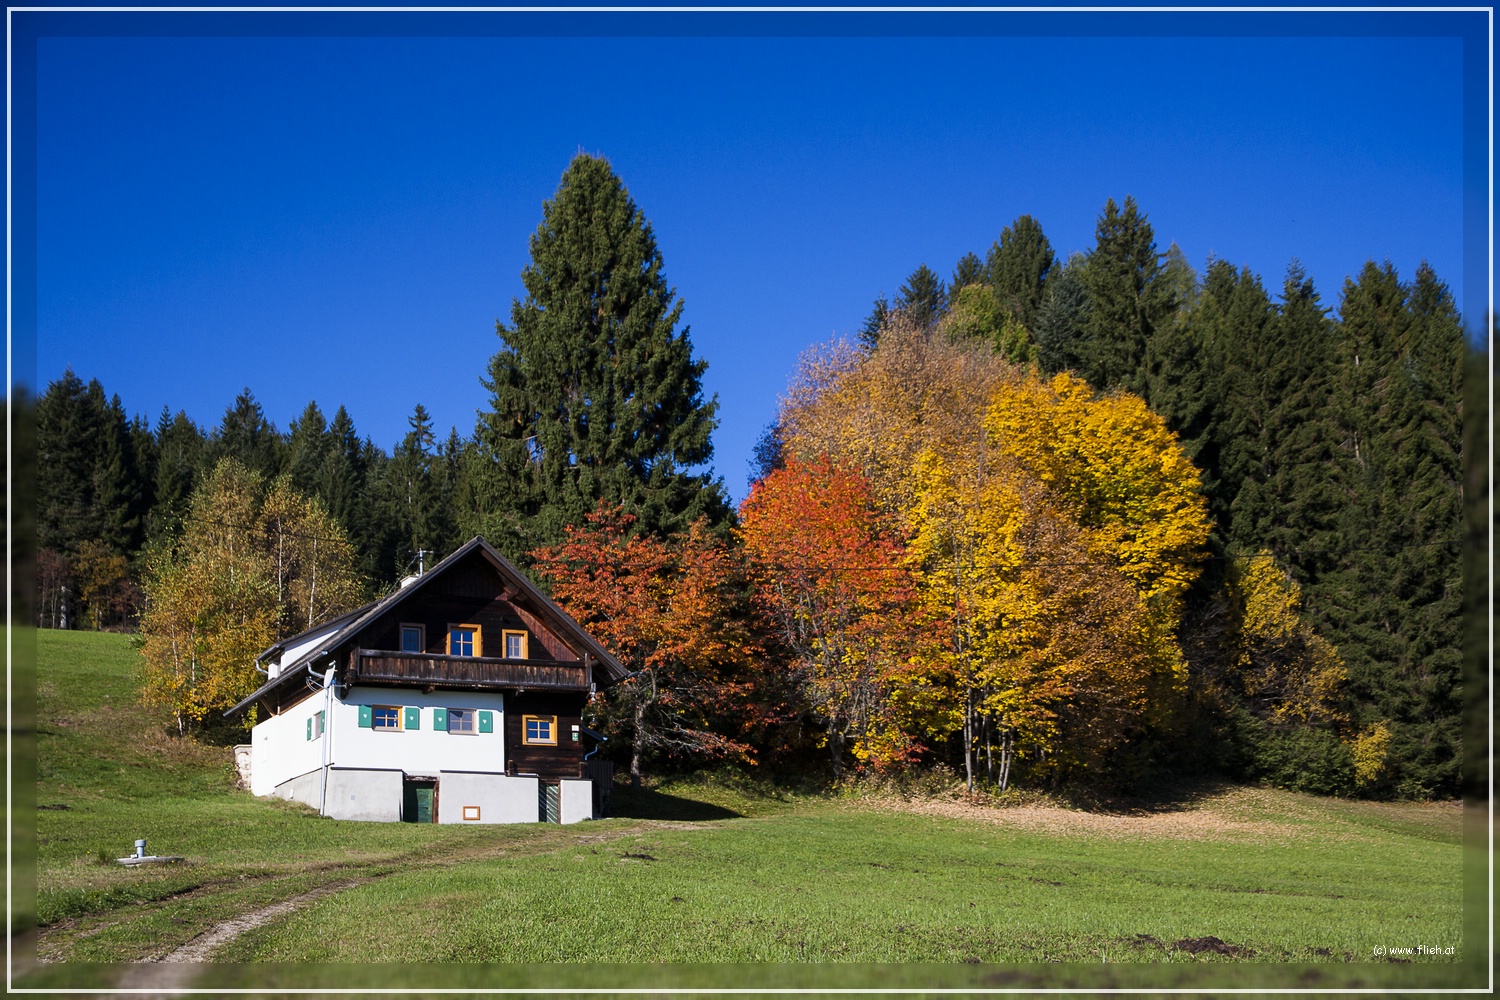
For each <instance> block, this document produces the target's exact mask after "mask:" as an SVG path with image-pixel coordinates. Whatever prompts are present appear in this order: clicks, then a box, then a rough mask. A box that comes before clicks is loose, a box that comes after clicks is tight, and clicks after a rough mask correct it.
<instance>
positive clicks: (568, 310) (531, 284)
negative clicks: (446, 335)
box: [466, 154, 729, 556]
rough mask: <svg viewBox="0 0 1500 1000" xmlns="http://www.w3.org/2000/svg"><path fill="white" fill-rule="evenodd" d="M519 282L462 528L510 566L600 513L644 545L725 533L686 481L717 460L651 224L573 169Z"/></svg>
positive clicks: (711, 494) (707, 502) (704, 485)
mask: <svg viewBox="0 0 1500 1000" xmlns="http://www.w3.org/2000/svg"><path fill="white" fill-rule="evenodd" d="M521 280H522V284H523V285H524V286H525V289H526V297H525V298H524V299H517V300H515V301H514V303H513V304H512V307H511V318H510V323H509V325H507V324H504V323H497V324H496V332H497V333H498V334H499V336H500V338H501V339H502V340H503V341H504V346H503V347H502V348H501V349H500V351H499V352H498V353H496V354H495V356H494V358H493V359H492V360H491V362H490V366H489V374H488V378H486V379H485V380H484V384H485V387H486V388H487V389H489V391H490V394H491V396H490V407H489V409H488V410H487V411H486V412H484V413H482V414H481V415H480V420H479V424H478V427H477V429H476V437H477V440H478V443H479V446H480V447H481V448H482V449H483V451H484V453H485V458H486V459H487V461H486V463H485V468H484V474H483V481H482V482H481V483H477V484H476V491H475V497H474V500H475V503H476V507H477V509H473V510H470V511H468V512H466V515H467V516H466V520H467V521H468V522H469V525H470V526H472V528H473V529H474V530H477V531H481V532H483V533H484V534H486V535H487V536H489V537H490V538H491V540H492V541H495V542H497V543H499V544H500V545H501V546H502V547H503V548H504V549H506V550H507V551H509V552H510V553H511V554H512V555H516V556H519V555H521V554H522V553H524V552H527V551H530V550H532V549H534V548H536V547H538V546H541V545H549V544H555V543H557V542H560V541H561V540H562V538H563V529H564V528H565V526H567V525H569V524H582V523H583V517H584V515H585V514H586V513H587V512H588V511H590V510H592V509H594V507H595V506H596V504H597V503H598V501H599V500H600V499H607V500H609V501H610V502H612V503H620V504H623V505H624V506H625V508H626V509H627V510H628V511H629V512H630V513H632V514H634V515H635V516H636V517H637V518H638V521H637V524H638V525H639V526H640V528H641V530H645V531H650V532H654V533H667V532H676V531H681V530H685V529H686V527H687V525H688V524H689V523H691V522H692V521H693V520H694V519H696V518H697V517H699V516H707V517H708V518H709V519H710V520H711V521H712V522H714V523H716V524H719V523H723V522H724V521H725V519H726V518H727V517H728V513H729V508H728V504H727V501H726V499H725V497H724V494H723V490H722V487H721V485H720V484H719V483H718V482H716V481H714V480H712V479H711V478H710V476H709V475H708V474H706V473H703V472H695V471H692V470H694V469H701V468H702V467H703V466H705V465H706V464H707V463H708V461H709V460H710V458H711V457H712V456H713V446H712V444H711V442H710V440H709V435H710V433H711V432H712V430H713V428H714V427H715V425H716V420H715V416H714V414H715V411H716V410H717V408H718V403H717V400H714V399H705V398H704V395H703V385H702V379H703V372H704V370H705V369H706V368H707V363H706V362H703V361H694V360H693V357H692V345H691V343H690V342H689V340H688V331H687V329H686V328H685V327H684V328H683V329H682V330H681V331H679V330H677V324H678V321H679V319H680V317H681V315H682V303H681V301H680V300H675V299H676V296H675V292H674V291H673V289H672V288H670V287H669V286H668V285H667V283H666V279H665V278H664V277H663V275H662V257H661V253H660V251H659V250H658V249H657V246H656V238H655V236H654V235H653V233H652V230H651V225H650V223H649V222H648V221H647V220H646V217H645V215H644V214H643V213H642V211H641V210H640V208H638V207H637V206H636V204H635V202H634V201H633V200H632V199H631V197H630V195H629V193H628V192H627V191H626V190H625V186H624V184H622V183H621V181H620V179H619V178H618V177H617V176H616V175H615V173H614V171H613V170H612V169H611V168H610V165H609V163H608V162H607V161H605V160H603V159H600V158H598V157H593V156H588V155H585V154H579V155H578V156H577V157H576V158H575V159H574V160H573V162H572V163H571V164H569V166H568V169H567V171H566V172H565V173H564V174H563V177H562V183H561V185H560V186H559V187H558V190H557V193H556V195H554V197H553V198H552V199H551V200H550V201H548V202H546V203H545V204H544V205H543V207H542V223H541V225H540V226H538V227H537V230H536V232H535V234H533V236H532V238H531V263H530V264H529V265H528V266H527V267H526V268H525V270H524V271H523V272H522V274H521Z"/></svg>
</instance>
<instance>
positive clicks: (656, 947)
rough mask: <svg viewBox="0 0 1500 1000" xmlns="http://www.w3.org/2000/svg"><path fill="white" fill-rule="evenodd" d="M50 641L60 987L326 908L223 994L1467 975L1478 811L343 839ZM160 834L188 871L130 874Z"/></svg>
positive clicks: (124, 674)
mask: <svg viewBox="0 0 1500 1000" xmlns="http://www.w3.org/2000/svg"><path fill="white" fill-rule="evenodd" d="M37 645H38V666H39V672H38V678H37V692H38V705H37V756H38V763H37V769H38V774H37V777H38V781H37V787H36V829H37V834H36V862H35V865H36V884H37V894H36V901H35V913H36V919H37V922H38V924H39V931H38V935H37V952H38V955H39V957H40V958H41V959H42V960H43V962H44V963H49V964H44V965H43V966H42V967H41V968H40V970H39V971H37V972H35V973H33V975H34V976H36V977H38V980H37V981H39V982H48V983H57V982H63V981H67V973H66V972H65V969H66V966H60V965H55V964H50V963H68V965H72V966H74V967H81V963H118V962H137V961H143V960H153V959H160V958H162V957H164V956H166V955H167V954H169V953H171V952H172V951H174V950H175V949H177V948H179V947H182V946H184V945H186V944H187V943H188V942H190V941H193V940H194V939H195V938H198V937H199V935H201V934H203V933H204V932H205V931H208V930H209V929H210V928H213V927H214V926H215V925H217V924H220V923H221V922H223V921H226V920H228V919H230V918H232V917H236V916H240V915H242V914H246V913H250V912H252V911H255V910H257V909H260V908H262V907H266V906H269V905H271V904H274V903H278V902H282V901H286V900H291V899H294V898H297V897H302V896H304V895H305V894H307V893H309V892H313V891H315V890H323V892H322V894H318V895H315V896H310V897H308V898H306V900H305V901H304V902H303V903H302V904H301V905H299V906H298V907H296V908H295V909H293V910H291V911H290V912H289V913H287V914H285V915H281V916H278V917H276V918H275V919H271V920H269V921H268V922H266V923H264V924H262V925H261V926H258V927H254V928H251V929H249V930H246V931H244V932H243V933H240V934H238V936H233V937H230V938H228V939H227V940H226V941H225V942H224V943H223V944H222V945H221V946H219V947H218V948H217V949H216V950H215V951H213V953H212V956H211V957H212V960H213V961H214V962H215V963H228V964H224V965H222V966H221V967H220V968H219V970H218V971H217V972H216V973H214V974H215V975H217V976H218V977H219V978H218V980H216V981H217V982H220V983H221V984H223V983H229V984H232V983H234V982H244V981H252V980H254V979H255V977H256V975H257V972H256V971H248V972H247V971H245V970H260V971H265V970H283V973H282V974H288V975H294V976H295V974H293V973H285V970H287V969H294V970H300V971H301V973H306V974H310V975H316V974H317V970H318V969H342V970H346V971H344V972H340V973H337V974H334V973H330V975H334V976H335V977H336V978H335V980H334V982H335V983H336V984H339V985H343V984H349V983H353V982H358V981H360V976H361V975H368V974H369V971H368V970H369V967H370V963H411V968H412V969H418V968H422V967H424V966H425V965H426V964H430V963H439V964H449V963H463V964H465V965H468V966H472V967H474V968H475V969H479V968H483V967H488V966H490V965H493V964H494V963H507V964H514V965H515V967H516V968H521V967H523V966H528V967H529V966H536V967H538V968H541V967H542V966H543V965H545V964H548V963H569V964H571V965H576V966H578V968H579V969H580V970H581V969H583V968H586V967H589V966H591V965H600V966H608V967H622V966H630V967H639V966H641V965H642V963H671V964H672V965H674V966H676V965H680V966H682V967H683V968H690V967H698V966H707V965H713V964H718V963H755V965H756V966H757V967H763V966H767V965H777V964H791V965H800V964H803V963H841V964H842V965H843V966H845V967H847V968H849V969H854V968H856V967H859V968H866V967H868V968H876V969H880V968H890V967H893V964H894V963H899V964H900V966H901V967H902V968H903V969H908V970H909V969H915V968H917V967H918V964H921V963H937V964H939V965H941V966H942V967H944V968H948V967H952V968H956V969H962V968H966V967H970V966H980V967H986V968H990V969H993V968H995V967H997V966H1016V967H1022V968H1025V967H1033V966H1039V965H1044V964H1052V963H1063V964H1065V965H1068V966H1070V967H1082V966H1084V965H1095V966H1102V965H1114V964H1117V963H1126V964H1133V965H1136V966H1148V965H1149V966H1155V967H1162V966H1171V967H1173V969H1176V968H1177V967H1180V966H1191V967H1194V968H1196V969H1198V970H1199V972H1200V973H1202V974H1205V975H1213V974H1214V972H1213V969H1212V968H1208V967H1215V968H1222V967H1226V966H1237V967H1240V968H1241V969H1242V973H1241V974H1243V972H1244V971H1249V970H1245V968H1244V967H1246V966H1253V967H1254V968H1255V970H1258V971H1256V972H1255V973H1254V974H1256V975H1271V976H1275V975H1280V974H1281V972H1278V971H1277V970H1276V969H1275V968H1274V967H1279V966H1288V967H1290V966H1296V967H1299V968H1304V969H1306V968H1311V969H1313V970H1314V971H1313V973H1312V974H1313V975H1314V976H1315V977H1323V978H1321V979H1318V981H1319V982H1337V983H1339V984H1341V985H1349V984H1351V983H1355V982H1358V983H1391V982H1392V980H1391V977H1392V976H1400V975H1403V974H1405V975H1417V976H1425V977H1426V978H1425V979H1408V980H1401V982H1405V983H1406V984H1408V985H1416V984H1419V983H1430V982H1432V981H1433V979H1432V977H1433V976H1440V977H1442V978H1443V981H1444V982H1452V981H1456V980H1455V978H1454V977H1456V976H1458V975H1459V974H1460V973H1461V968H1460V963H1461V962H1462V960H1463V958H1464V949H1463V947H1462V932H1463V928H1462V884H1463V873H1462V863H1461V858H1462V847H1461V827H1462V813H1461V810H1460V809H1459V808H1458V807H1457V806H1455V805H1453V804H1433V805H1415V804H1385V803H1365V802H1351V801H1342V800H1327V799H1317V798H1313V797H1310V796H1305V795H1296V794H1291V793H1286V792H1279V791H1274V790H1268V789H1255V788H1235V787H1206V788H1201V789H1198V790H1196V791H1195V792H1194V793H1193V794H1191V795H1186V796H1183V797H1181V798H1180V799H1179V800H1178V801H1173V802H1168V803H1142V804H1139V805H1138V806H1136V807H1130V808H1123V807H1122V808H1119V809H1116V810H1114V811H1109V812H1097V811H1096V812H1087V811H1083V810H1078V809H1072V808H1067V807H1065V806H1064V805H1062V804H1059V803H1055V802H1049V801H1046V800H1041V799H1037V800H1035V801H1032V802H1030V803H1028V804H1022V805H1007V806H1001V807H995V806H993V805H991V804H987V803H985V802H984V801H981V800H977V799H969V798H966V797H964V796H962V795H959V794H957V793H956V792H948V793H934V794H928V795H924V796H916V797H902V796H899V795H895V794H892V793H879V794H877V793H868V794H858V793H844V794H808V793H792V792H789V791H786V790H784V789H778V788H775V787H772V786H770V785H767V784H765V783H760V782H753V781H749V780H744V779H741V780H733V779H718V780H710V779H699V780H692V779H682V780H677V781H675V782H663V783H657V784H654V785H652V786H651V787H649V788H648V789H646V790H643V791H641V792H634V793H633V792H631V791H630V790H629V789H619V790H617V792H616V796H615V806H616V810H615V811H616V814H617V815H616V816H614V817H613V818H610V819H606V820H601V821H595V822H591V823H585V824H580V825H576V826H569V827H559V826H555V825H554V826H548V825H545V824H535V825H525V826H491V827H459V826H433V825H424V826H421V827H419V826H416V825H414V824H378V823H351V822H341V821H334V820H327V819H322V818H320V817H318V816H316V815H315V814H314V813H313V812H312V811H310V810H308V809H306V808H305V807H303V806H300V805H297V804H294V803H286V802H280V801H265V800H259V799H255V798H254V797H252V796H251V795H249V793H247V792H243V791H237V790H235V788H234V782H233V778H234V776H233V768H232V764H231V750H230V748H229V747H228V746H227V745H225V746H213V745H201V744H198V743H195V742H193V741H187V740H181V739H179V738H177V737H176V736H175V735H173V733H175V726H174V725H173V724H172V722H171V719H170V718H169V717H168V716H166V715H164V714H162V713H160V712H156V711H151V710H147V709H143V708H142V707H141V706H140V705H139V704H138V703H137V701H136V698H135V693H134V680H133V678H134V668H135V652H134V649H133V647H132V646H131V644H130V640H129V639H128V638H126V637H121V636H115V635H100V634H88V633H60V632H41V633H39V634H38V640H37ZM138 837H145V838H146V839H147V840H148V850H149V851H150V852H151V853H156V854H164V855H182V856H183V857H184V858H185V859H186V860H185V861H184V862H182V863H181V864H177V865H171V866H160V867H149V868H125V867H123V866H119V865H116V864H114V863H113V862H112V860H111V859H113V858H115V857H119V856H123V855H125V854H128V853H130V851H131V849H132V844H133V841H134V840H135V839H136V838H138ZM1419 946H1421V947H1426V948H1428V949H1430V951H1429V952H1428V953H1425V954H1424V953H1421V952H1420V951H1416V950H1415V949H1416V948H1418V947H1419ZM1404 947H1411V948H1413V949H1414V952H1413V954H1411V955H1407V956H1399V955H1392V954H1377V949H1380V948H1385V949H1399V948H1404ZM1447 949H1451V951H1449V950H1447ZM1393 959H1394V960H1395V963H1396V964H1395V965H1392V964H1391V962H1392V960H1393ZM1408 963H1410V964H1409V965H1408ZM1418 967H1420V968H1418ZM389 968H391V967H390V966H386V969H389ZM361 969H363V970H365V971H364V972H360V971H359V970H361ZM1403 969H1404V971H1403ZM234 970H239V971H238V972H235V971H234ZM348 970H353V971H348ZM1445 970H1446V971H1445ZM1282 971H1286V970H1282ZM1162 972H1163V970H1162V969H1161V968H1158V969H1157V972H1156V973H1150V972H1148V971H1147V970H1144V969H1141V970H1139V971H1138V972H1135V973H1128V972H1127V973H1121V974H1120V975H1125V976H1126V977H1127V978H1126V979H1119V978H1116V979H1112V980H1109V982H1112V983H1117V984H1118V983H1129V982H1132V981H1134V980H1130V979H1129V978H1128V977H1129V976H1131V975H1135V976H1139V975H1157V974H1159V973H1162ZM910 974H911V975H917V974H916V973H910ZM1028 974H1029V973H1028ZM236 975H238V976H240V977H241V979H240V980H235V979H234V976H236ZM382 975H384V976H385V980H384V981H385V982H390V979H389V976H388V975H387V974H385V973H382ZM974 975H978V972H975V973H974ZM1351 975H1352V976H1354V977H1355V978H1354V979H1352V980H1351V979H1350V976H1351ZM1329 976H1333V977H1334V979H1332V980H1330V979H1328V978H1327V977H1329ZM225 977H228V978H227V979H226V978H225ZM246 977H248V978H246ZM903 977H906V978H909V975H908V972H901V973H891V972H889V971H887V972H882V973H879V974H877V978H876V979H875V980H873V982H878V983H891V984H895V983H898V982H902V981H906V978H903ZM918 978H919V979H920V976H918ZM507 981H508V982H533V981H535V982H539V983H555V982H560V981H562V980H559V979H558V976H557V974H556V973H555V972H553V973H538V974H537V978H536V979H534V980H533V979H527V978H526V977H524V976H523V977H521V978H519V979H516V978H514V977H512V979H510V980H507ZM717 981H718V980H713V979H712V978H710V980H705V982H710V983H711V982H717ZM743 981H744V979H743V974H742V975H741V976H740V977H739V979H738V980H736V979H735V978H734V977H729V979H728V980H727V985H731V986H732V985H742V984H743ZM1007 981H1012V980H1007ZM1090 981H1091V982H1094V981H1096V980H1090ZM466 982H468V984H469V985H476V984H479V983H482V982H483V981H482V980H467V981H466ZM972 982H973V983H976V984H977V983H982V982H985V980H972ZM989 982H993V980H989ZM1286 982H1287V984H1288V985H1294V984H1296V983H1303V984H1306V982H1307V981H1306V980H1305V979H1295V980H1287V981H1286ZM1230 984H1231V982H1230V981H1228V980H1226V981H1225V982H1224V985H1230ZM417 985H420V983H418V984H417Z"/></svg>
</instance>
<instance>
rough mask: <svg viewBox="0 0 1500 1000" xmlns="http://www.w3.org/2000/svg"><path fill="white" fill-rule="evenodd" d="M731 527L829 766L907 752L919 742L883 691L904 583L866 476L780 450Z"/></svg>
mask: <svg viewBox="0 0 1500 1000" xmlns="http://www.w3.org/2000/svg"><path fill="white" fill-rule="evenodd" d="M740 536H741V538H742V539H743V541H744V544H745V552H746V555H747V557H748V558H749V560H750V563H751V566H752V573H753V577H754V581H755V584H756V592H757V599H758V600H759V601H760V602H761V605H762V608H763V610H764V612H765V613H766V615H767V616H768V617H769V618H770V619H771V620H772V621H773V622H775V623H776V627H777V630H778V632H779V637H780V639H781V641H782V643H783V644H784V646H785V647H786V648H787V649H788V650H789V651H790V653H791V657H792V661H793V662H792V663H791V664H790V665H789V666H790V669H791V670H792V671H794V673H795V676H796V681H797V684H798V686H799V687H800V689H801V691H802V693H803V697H804V699H805V703H806V705H807V707H808V709H809V710H810V711H811V712H812V713H813V714H814V715H815V716H816V717H817V718H818V720H819V722H820V724H821V726H822V728H823V731H824V732H825V734H826V740H827V748H828V752H829V754H830V757H831V760H832V764H833V771H834V775H835V776H837V775H838V774H839V773H840V770H841V768H842V765H843V761H844V755H845V753H846V752H849V753H852V754H853V755H854V757H855V758H856V759H857V760H858V761H859V762H860V763H861V764H862V765H865V764H867V765H870V766H873V767H877V768H883V767H888V766H890V765H892V764H896V763H899V762H901V761H904V760H907V759H910V758H911V757H912V756H913V755H914V754H915V753H917V752H918V751H919V750H920V749H921V748H920V747H919V746H918V745H917V744H916V742H915V741H914V740H913V739H912V738H911V736H910V735H909V734H908V733H907V732H905V731H903V729H902V727H901V725H900V724H899V720H898V718H897V715H896V708H895V706H894V704H893V702H892V699H891V697H890V695H891V692H892V687H893V682H894V681H895V679H896V677H897V676H898V674H899V673H900V672H901V671H902V669H903V668H904V666H905V664H906V662H907V660H908V659H909V641H908V640H909V637H910V634H911V628H912V609H913V588H912V585H911V581H910V578H909V576H908V573H907V571H906V568H905V551H904V546H903V545H902V543H901V541H900V539H899V537H898V536H897V534H896V532H895V531H894V530H893V529H892V528H891V527H890V526H889V525H888V524H887V523H886V521H885V519H884V518H883V517H882V515H881V514H880V513H879V511H878V510H877V508H876V505H875V501H874V498H873V497H872V495H871V491H870V484H869V482H868V481H867V480H866V479H865V477H864V476H862V475H860V474H859V473H858V472H855V471H852V470H848V469H841V468H839V467H838V466H836V465H835V464H834V463H833V462H831V461H830V460H829V459H828V458H827V457H824V458H823V459H821V460H820V461H817V462H812V463H804V462H800V461H798V460H796V459H790V460H788V461H787V463H786V465H785V466H784V467H783V468H781V469H777V470H775V471H774V472H772V473H770V474H769V475H767V476H766V477H765V478H763V479H761V480H760V481H758V482H757V483H756V484H755V485H754V487H753V488H752V489H751V491H750V496H749V497H747V498H746V499H745V502H744V504H743V505H742V506H741V507H740Z"/></svg>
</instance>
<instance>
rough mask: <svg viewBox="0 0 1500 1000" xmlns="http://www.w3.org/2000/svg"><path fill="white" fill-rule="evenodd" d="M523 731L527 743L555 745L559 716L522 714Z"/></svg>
mask: <svg viewBox="0 0 1500 1000" xmlns="http://www.w3.org/2000/svg"><path fill="white" fill-rule="evenodd" d="M521 732H522V733H523V734H524V737H525V742H527V743H534V744H538V745H542V746H551V747H555V746H557V716H555V715H523V716H521Z"/></svg>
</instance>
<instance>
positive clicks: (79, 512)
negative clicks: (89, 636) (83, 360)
mask: <svg viewBox="0 0 1500 1000" xmlns="http://www.w3.org/2000/svg"><path fill="white" fill-rule="evenodd" d="M99 395H100V396H101V397H102V395H103V392H102V390H101V391H100V394H99ZM36 414H37V494H38V501H39V503H38V508H39V509H38V517H37V542H38V543H39V547H40V548H42V549H46V550H51V551H54V552H58V553H61V554H63V555H64V556H67V555H70V554H72V553H73V552H75V551H76V550H77V548H78V544H79V543H80V542H82V541H83V540H84V539H85V538H88V537H90V536H91V532H92V515H93V510H94V465H95V453H94V452H95V448H96V447H97V444H98V440H99V430H100V423H101V421H102V419H103V414H101V413H100V412H98V410H97V409H96V408H95V406H94V403H93V401H92V399H91V396H90V392H89V388H88V387H87V386H85V385H84V383H83V380H82V379H80V378H79V377H78V376H77V375H75V374H74V373H73V370H72V369H71V368H69V369H68V370H66V371H65V372H63V375H62V378H60V379H58V380H57V381H55V382H53V383H52V384H51V385H49V386H47V391H46V392H45V393H43V394H42V398H41V399H40V400H39V401H38V403H37V409H36Z"/></svg>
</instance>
